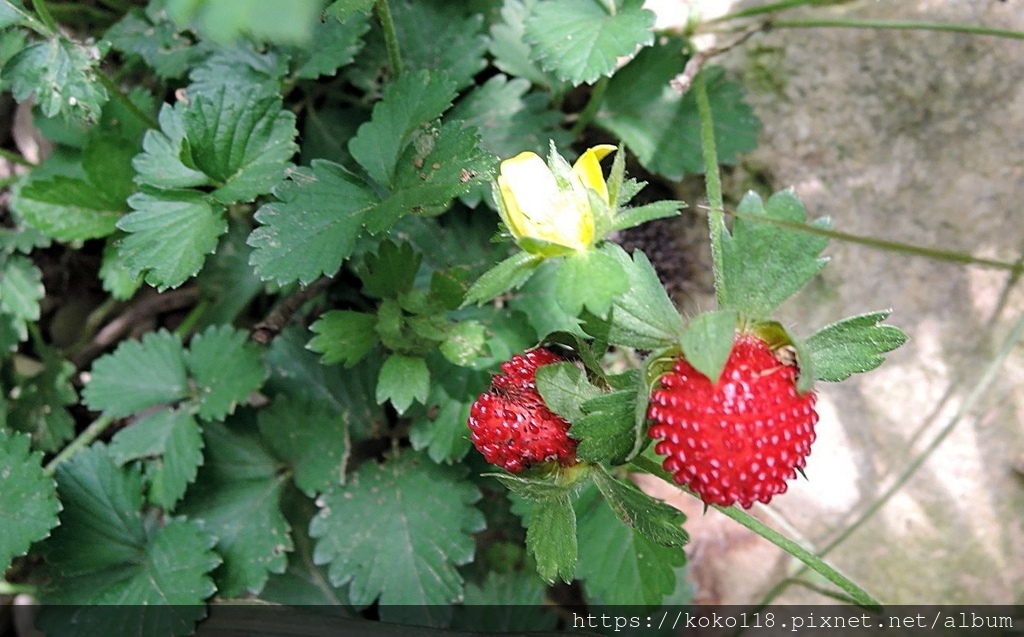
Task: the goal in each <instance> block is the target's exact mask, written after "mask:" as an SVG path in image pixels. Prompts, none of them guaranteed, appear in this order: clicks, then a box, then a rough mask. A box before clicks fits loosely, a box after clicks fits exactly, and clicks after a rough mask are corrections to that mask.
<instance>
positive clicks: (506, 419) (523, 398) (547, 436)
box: [469, 348, 576, 473]
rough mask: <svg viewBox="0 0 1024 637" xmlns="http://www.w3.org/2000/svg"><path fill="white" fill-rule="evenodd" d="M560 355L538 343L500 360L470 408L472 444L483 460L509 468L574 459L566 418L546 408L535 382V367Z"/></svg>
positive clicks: (569, 462)
mask: <svg viewBox="0 0 1024 637" xmlns="http://www.w3.org/2000/svg"><path fill="white" fill-rule="evenodd" d="M562 360H564V359H563V358H562V357H561V356H559V355H558V354H555V353H554V352H552V351H551V350H547V349H544V348H538V349H533V350H530V351H528V352H526V353H524V354H517V355H515V356H513V357H512V358H511V359H510V360H508V361H506V362H504V363H502V364H501V371H502V372H503V373H501V374H498V375H496V376H494V378H493V379H492V381H491V388H490V390H488V391H487V392H485V393H483V394H480V397H479V398H477V400H476V402H475V403H473V406H472V408H470V411H469V428H470V430H471V431H472V435H471V440H472V441H473V446H475V447H476V448H477V450H478V451H479V452H480V453H482V454H483V456H484V458H485V459H486V460H487V462H490V463H491V464H496V465H498V466H499V467H504V468H505V469H506V470H508V471H510V472H512V473H519V472H521V471H522V470H523V469H527V468H529V467H530V466H532V465H534V464H538V463H541V462H551V461H558V463H559V464H561V465H563V466H569V465H572V464H575V463H576V441H575V440H573V439H572V438H570V437H569V434H568V431H569V423H568V422H566V421H565V420H564V419H563V418H561V417H560V416H559V415H558V414H555V413H553V412H552V411H551V410H550V409H548V408H547V406H546V405H545V404H544V400H543V399H542V398H541V396H540V393H539V392H538V391H537V385H536V383H535V382H534V378H535V375H536V373H537V368H538V367H542V366H544V365H549V364H551V363H557V362H560V361H562Z"/></svg>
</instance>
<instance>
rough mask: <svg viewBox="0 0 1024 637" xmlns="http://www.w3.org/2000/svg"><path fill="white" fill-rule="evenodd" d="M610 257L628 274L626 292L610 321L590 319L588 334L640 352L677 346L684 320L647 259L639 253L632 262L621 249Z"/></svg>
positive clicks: (609, 316) (637, 252) (613, 305)
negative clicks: (641, 350) (675, 344)
mask: <svg viewBox="0 0 1024 637" xmlns="http://www.w3.org/2000/svg"><path fill="white" fill-rule="evenodd" d="M609 247H611V246H609ZM608 254H610V255H611V256H612V257H614V258H615V259H617V260H618V261H619V262H620V264H621V265H622V269H623V271H624V272H625V273H626V291H625V292H624V293H623V294H621V295H619V296H617V297H616V298H615V299H614V300H613V302H612V308H611V312H610V313H609V315H608V320H607V321H602V320H600V319H599V318H597V317H593V316H591V317H587V320H586V321H585V324H584V329H586V331H587V333H589V334H590V335H592V336H595V337H597V338H600V339H601V340H603V341H605V342H607V343H613V344H615V345H625V346H627V347H635V348H637V349H658V348H661V347H665V346H667V345H669V344H672V343H675V342H676V341H677V339H678V338H679V336H680V335H681V334H682V332H683V319H682V317H681V316H679V312H678V311H677V310H676V308H675V305H673V303H672V300H671V299H669V297H668V293H667V292H666V291H665V287H664V286H663V285H662V284H661V281H660V280H659V279H658V273H657V272H655V271H654V268H653V267H652V266H651V262H650V261H648V260H647V256H646V255H645V254H644V253H643V252H641V251H640V250H636V251H634V252H633V258H632V260H631V259H630V258H629V256H628V255H627V254H626V253H625V251H623V250H622V249H621V248H618V247H617V246H615V247H614V249H610V250H608Z"/></svg>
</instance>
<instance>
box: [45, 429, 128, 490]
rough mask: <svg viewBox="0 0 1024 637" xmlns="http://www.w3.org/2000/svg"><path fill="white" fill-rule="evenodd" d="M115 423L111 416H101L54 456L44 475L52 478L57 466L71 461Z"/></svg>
mask: <svg viewBox="0 0 1024 637" xmlns="http://www.w3.org/2000/svg"><path fill="white" fill-rule="evenodd" d="M113 421H114V419H113V418H111V417H110V416H100V417H99V418H97V419H96V420H94V421H92V423H91V424H90V425H89V426H88V427H86V428H85V431H83V432H82V433H80V434H78V437H77V438H75V439H74V440H72V441H71V442H70V444H68V446H67V447H64V448H63V449H61V452H60V453H58V454H57V455H56V456H54V457H53V460H51V461H50V462H48V463H47V464H46V466H45V467H43V473H44V474H45V475H48V476H52V475H53V474H54V473H56V471H57V466H58V465H60V463H62V462H64V461H65V460H70V459H71V457H72V456H74V455H75V454H76V453H78V452H79V451H81V450H82V449H84V448H86V447H88V446H89V445H90V444H91V443H92V441H94V440H96V439H97V438H99V437H100V435H101V434H102V433H103V432H104V431H106V429H107V427H109V426H110V423H111V422H113Z"/></svg>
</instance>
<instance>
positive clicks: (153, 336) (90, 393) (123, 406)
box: [82, 331, 188, 418]
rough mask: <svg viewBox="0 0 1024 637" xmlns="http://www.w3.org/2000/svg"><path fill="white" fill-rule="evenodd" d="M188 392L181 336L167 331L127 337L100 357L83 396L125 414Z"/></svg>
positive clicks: (96, 408)
mask: <svg viewBox="0 0 1024 637" xmlns="http://www.w3.org/2000/svg"><path fill="white" fill-rule="evenodd" d="M187 396H188V379H187V377H186V375H185V355H184V351H183V349H182V346H181V340H180V339H179V338H178V337H177V336H176V335H174V334H171V333H169V332H166V331H160V332H149V333H147V334H146V335H145V336H143V337H142V340H141V341H123V342H122V343H121V344H120V345H118V347H117V349H116V350H114V352H113V353H111V354H107V355H106V356H103V357H101V358H99V359H97V360H96V362H95V363H93V366H92V372H91V373H90V379H89V383H88V384H87V385H86V386H85V390H84V391H83V393H82V397H83V399H84V401H85V404H86V405H88V406H89V409H92V410H94V411H102V412H104V413H105V414H106V415H107V416H110V417H112V418H122V417H124V416H129V415H131V414H134V413H135V412H137V411H140V410H142V409H145V408H147V407H152V406H154V405H165V404H169V403H173V402H176V401H179V400H182V399H184V398H186V397H187Z"/></svg>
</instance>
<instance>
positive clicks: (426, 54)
mask: <svg viewBox="0 0 1024 637" xmlns="http://www.w3.org/2000/svg"><path fill="white" fill-rule="evenodd" d="M388 4H390V5H391V12H392V14H393V16H394V21H395V31H396V33H397V36H398V41H399V43H400V47H401V53H402V63H403V64H404V65H405V68H406V69H410V70H411V69H415V70H426V71H435V70H443V71H444V74H445V75H446V76H447V77H448V79H449V80H450V81H451V82H452V83H453V84H454V86H455V88H457V89H462V88H464V87H466V86H469V85H471V84H472V83H473V78H474V76H475V75H476V74H477V73H479V72H480V71H482V70H483V69H484V67H486V66H487V61H486V59H485V58H484V54H485V53H486V52H487V40H486V38H484V36H483V34H482V33H481V29H482V26H483V16H482V15H481V14H480V13H478V12H474V13H470V14H467V12H466V8H465V6H464V3H458V2H449V1H448V0H390V1H389V3H388Z"/></svg>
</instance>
